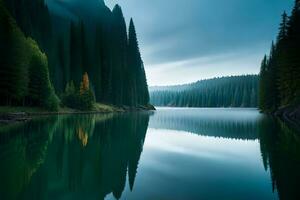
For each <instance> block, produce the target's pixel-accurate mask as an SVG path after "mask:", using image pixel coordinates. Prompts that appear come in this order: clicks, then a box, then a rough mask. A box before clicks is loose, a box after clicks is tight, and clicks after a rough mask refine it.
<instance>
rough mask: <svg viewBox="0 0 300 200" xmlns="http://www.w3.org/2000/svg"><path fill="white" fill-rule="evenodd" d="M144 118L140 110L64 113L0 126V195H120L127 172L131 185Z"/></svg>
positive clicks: (144, 125) (44, 197) (2, 197)
mask: <svg viewBox="0 0 300 200" xmlns="http://www.w3.org/2000/svg"><path fill="white" fill-rule="evenodd" d="M148 121H149V115H148V114H142V113H141V114H137V113H136V114H130V115H128V114H123V115H117V116H113V115H101V116H99V115H82V116H76V117H72V116H63V117H58V118H44V119H38V120H34V121H32V122H30V123H26V124H20V125H18V126H17V127H13V128H6V129H5V130H3V129H2V130H1V132H2V133H1V139H0V150H1V151H0V152H1V154H0V156H1V157H0V158H1V166H0V180H1V183H0V184H1V185H0V186H1V187H0V195H1V196H0V199H47V198H49V197H50V199H52V198H55V199H56V198H58V197H60V198H61V197H63V196H68V198H72V199H73V198H74V199H84V198H85V197H86V196H90V195H92V196H95V197H97V199H104V197H105V196H106V195H107V194H109V193H113V195H114V196H115V198H116V199H119V198H120V197H121V195H122V192H123V190H124V187H125V184H126V176H127V174H128V182H129V185H130V188H131V189H133V188H134V182H135V177H136V173H137V168H138V162H139V159H140V155H141V152H142V150H143V143H144V139H145V136H146V130H147V126H148ZM49 143H51V145H49Z"/></svg>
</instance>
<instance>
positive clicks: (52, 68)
mask: <svg viewBox="0 0 300 200" xmlns="http://www.w3.org/2000/svg"><path fill="white" fill-rule="evenodd" d="M50 5H51V6H50ZM53 5H56V6H53ZM48 6H49V8H48ZM57 7H59V9H57ZM0 9H1V10H0V17H1V18H0V20H1V22H0V27H1V29H0V31H1V33H0V42H1V44H3V45H1V47H0V48H1V49H0V50H1V60H0V61H1V69H0V88H1V93H0V97H1V98H0V99H1V100H0V105H13V106H15V105H18V106H20V105H21V106H24V105H25V106H42V107H47V108H51V107H57V106H58V104H59V102H60V99H61V100H62V101H61V102H62V103H65V104H67V106H69V107H79V108H88V107H90V105H87V104H90V103H89V102H87V101H97V102H102V103H108V104H113V105H117V106H122V105H126V106H130V107H137V106H140V105H143V106H145V105H148V103H149V93H148V86H147V81H146V75H145V71H144V65H143V61H142V59H141V54H140V50H139V45H138V40H137V34H136V29H135V25H134V22H133V20H132V19H131V20H130V24H129V27H128V30H127V25H126V22H125V19H124V17H123V13H122V9H121V7H120V6H118V5H116V6H115V7H114V9H113V10H112V11H111V10H110V9H109V8H108V7H106V5H105V4H104V2H103V1H98V0H89V1H79V0H74V1H55V0H47V1H45V0H23V1H18V0H0ZM62 10H63V11H62ZM31 38H32V39H31ZM83 86H87V87H83ZM83 89H84V90H83ZM33 93H36V94H34V95H33ZM75 96H77V98H75V99H73V101H70V98H71V97H75ZM31 98H33V99H31ZM70 102H72V104H70ZM83 105H87V106H83Z"/></svg>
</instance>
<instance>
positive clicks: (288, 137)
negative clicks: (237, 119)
mask: <svg viewBox="0 0 300 200" xmlns="http://www.w3.org/2000/svg"><path fill="white" fill-rule="evenodd" d="M259 128H260V131H259V136H260V137H259V138H260V149H261V154H262V159H263V163H264V166H265V169H266V170H267V169H269V170H270V176H271V178H272V186H273V190H274V191H276V192H277V193H278V195H279V198H280V199H295V200H296V199H300V191H299V180H300V171H299V169H300V134H299V132H297V131H296V130H292V129H291V128H290V127H288V126H287V125H286V124H285V123H283V122H281V121H279V120H278V119H274V118H271V117H264V118H263V119H262V120H261V121H260V126H259Z"/></svg>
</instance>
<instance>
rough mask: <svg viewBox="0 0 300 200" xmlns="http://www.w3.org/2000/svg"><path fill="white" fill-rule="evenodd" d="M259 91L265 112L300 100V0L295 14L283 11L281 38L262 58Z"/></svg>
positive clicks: (291, 104) (294, 103)
mask: <svg viewBox="0 0 300 200" xmlns="http://www.w3.org/2000/svg"><path fill="white" fill-rule="evenodd" d="M259 94H260V95H259V96H260V97H259V107H260V109H261V110H262V111H265V112H274V111H276V110H277V109H278V108H280V107H286V106H296V105H299V104H300V1H299V0H296V1H295V7H294V9H293V11H292V14H291V16H288V15H287V14H286V13H285V12H284V13H283V15H282V22H281V24H280V28H279V33H278V36H277V40H276V42H275V43H274V42H273V43H272V47H271V52H270V55H269V56H265V57H264V59H263V61H262V65H261V72H260V93H259Z"/></svg>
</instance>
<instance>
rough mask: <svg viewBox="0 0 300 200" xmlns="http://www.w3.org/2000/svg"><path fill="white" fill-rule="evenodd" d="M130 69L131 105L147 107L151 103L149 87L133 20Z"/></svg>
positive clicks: (129, 40) (130, 36) (129, 52)
mask: <svg viewBox="0 0 300 200" xmlns="http://www.w3.org/2000/svg"><path fill="white" fill-rule="evenodd" d="M128 67H129V73H130V75H129V76H128V77H129V81H128V82H129V86H130V93H131V100H132V101H131V104H130V105H133V106H137V105H147V104H148V103H149V92H148V86H147V81H146V76H145V71H144V65H143V61H142V59H141V54H140V50H139V45H138V41H137V36H136V31H135V26H134V23H133V20H132V19H131V20H130V24H129V37H128Z"/></svg>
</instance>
